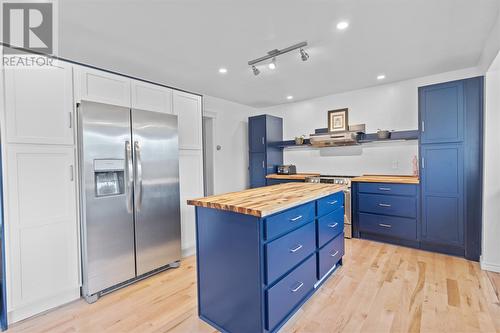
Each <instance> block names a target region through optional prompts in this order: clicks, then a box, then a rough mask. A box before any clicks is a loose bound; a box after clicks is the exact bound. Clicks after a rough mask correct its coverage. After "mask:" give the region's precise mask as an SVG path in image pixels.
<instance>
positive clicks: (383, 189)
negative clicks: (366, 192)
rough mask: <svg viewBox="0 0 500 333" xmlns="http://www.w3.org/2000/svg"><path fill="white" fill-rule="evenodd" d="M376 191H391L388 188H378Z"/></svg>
mask: <svg viewBox="0 0 500 333" xmlns="http://www.w3.org/2000/svg"><path fill="white" fill-rule="evenodd" d="M378 189H379V191H390V190H391V188H390V187H379V188H378Z"/></svg>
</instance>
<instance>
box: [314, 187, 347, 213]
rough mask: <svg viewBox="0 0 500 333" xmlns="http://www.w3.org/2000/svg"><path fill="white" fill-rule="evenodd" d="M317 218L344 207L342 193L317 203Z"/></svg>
mask: <svg viewBox="0 0 500 333" xmlns="http://www.w3.org/2000/svg"><path fill="white" fill-rule="evenodd" d="M317 202H318V216H323V215H325V214H328V213H329V212H331V211H334V210H336V209H339V208H340V207H342V206H344V192H343V191H341V192H337V193H334V194H332V195H329V196H327V197H324V198H321V199H319V200H318V201H317Z"/></svg>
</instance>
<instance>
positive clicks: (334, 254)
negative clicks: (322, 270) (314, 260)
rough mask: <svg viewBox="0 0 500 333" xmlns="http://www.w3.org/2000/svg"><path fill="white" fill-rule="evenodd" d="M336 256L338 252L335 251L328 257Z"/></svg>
mask: <svg viewBox="0 0 500 333" xmlns="http://www.w3.org/2000/svg"><path fill="white" fill-rule="evenodd" d="M337 254H339V251H338V250H337V251H335V253H333V254H331V253H330V257H335V256H336V255H337Z"/></svg>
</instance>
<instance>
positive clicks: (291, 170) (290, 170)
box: [278, 164, 297, 175]
mask: <svg viewBox="0 0 500 333" xmlns="http://www.w3.org/2000/svg"><path fill="white" fill-rule="evenodd" d="M296 173H297V167H296V166H295V165H293V164H288V165H279V166H278V175H295V174H296Z"/></svg>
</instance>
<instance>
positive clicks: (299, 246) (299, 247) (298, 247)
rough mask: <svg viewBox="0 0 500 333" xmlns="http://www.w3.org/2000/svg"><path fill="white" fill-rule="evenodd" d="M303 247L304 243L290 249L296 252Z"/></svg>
mask: <svg viewBox="0 0 500 333" xmlns="http://www.w3.org/2000/svg"><path fill="white" fill-rule="evenodd" d="M301 248H302V244H299V245H297V247H296V248H294V249H290V252H292V253H295V252H297V251H298V250H300V249H301Z"/></svg>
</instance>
